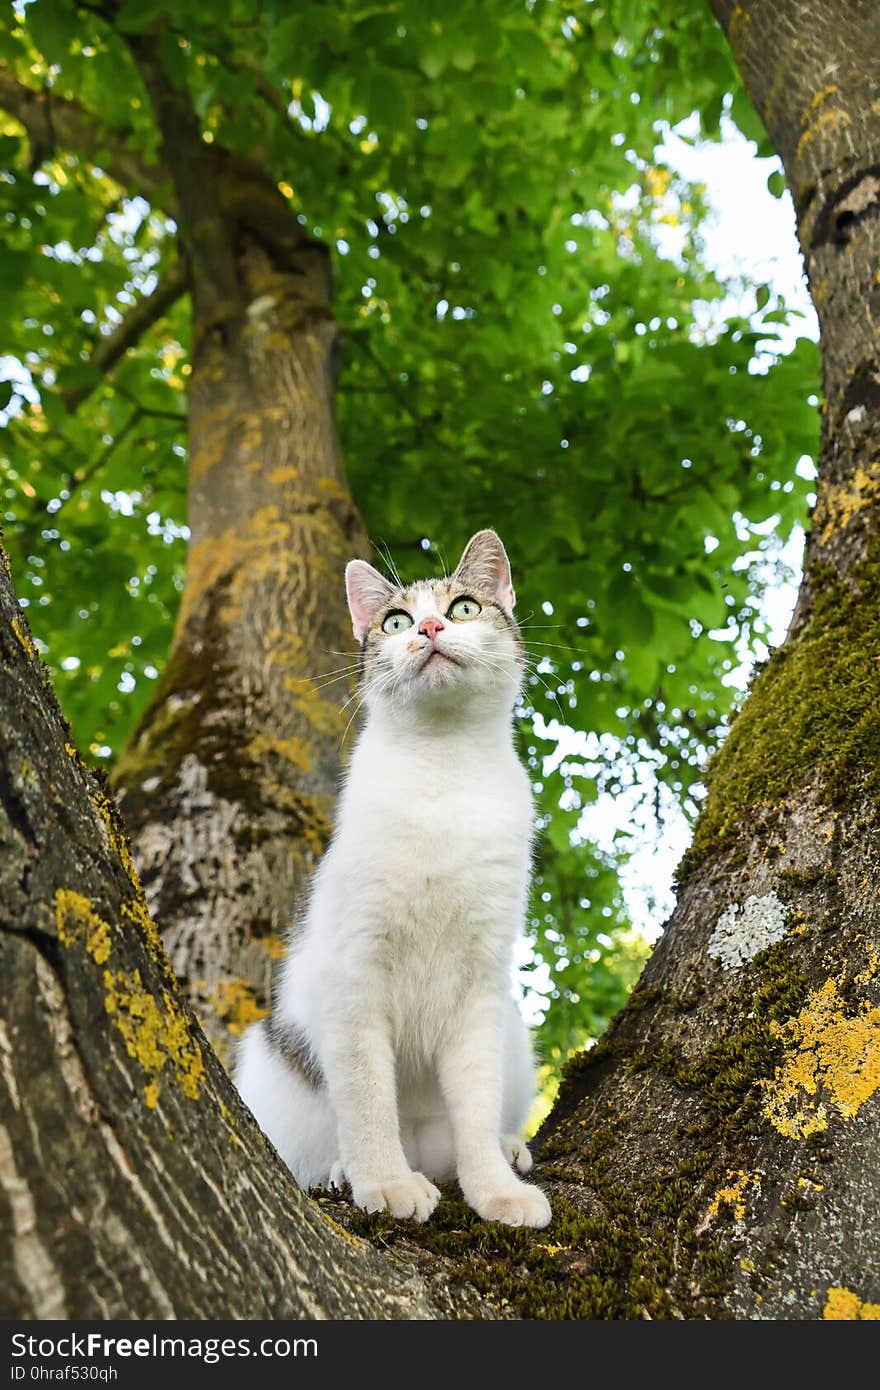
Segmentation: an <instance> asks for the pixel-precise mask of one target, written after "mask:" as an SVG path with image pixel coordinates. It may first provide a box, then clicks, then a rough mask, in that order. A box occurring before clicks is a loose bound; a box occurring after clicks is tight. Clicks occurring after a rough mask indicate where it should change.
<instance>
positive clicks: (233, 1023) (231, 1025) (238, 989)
mask: <svg viewBox="0 0 880 1390" xmlns="http://www.w3.org/2000/svg"><path fill="white" fill-rule="evenodd" d="M207 1002H208V1004H210V1006H211V1007H212V1008H213V1010H214V1012H215V1014H216V1015H217V1017H218V1018H219V1019H220V1022H221V1023H224V1024H225V1025H226V1027H227V1028H228V1029H229V1032H230V1033H232V1034H233V1036H235V1037H240V1036H241V1034H242V1033H243V1032H244V1030H245V1028H247V1026H248V1024H250V1023H256V1022H257V1021H258V1020H259V1019H261V1018H265V1017H266V1015H267V1013H268V1012H269V1010H268V1009H264V1008H263V1007H262V1005H260V1004H258V1003H257V1001H256V999H255V998H254V991H253V989H252V988H251V986H250V985H249V984H248V983H247V981H246V980H239V979H230V980H221V981H220V982H219V984H217V985H216V986H215V988H214V989H213V991H212V992H211V994H209V996H208V1000H207Z"/></svg>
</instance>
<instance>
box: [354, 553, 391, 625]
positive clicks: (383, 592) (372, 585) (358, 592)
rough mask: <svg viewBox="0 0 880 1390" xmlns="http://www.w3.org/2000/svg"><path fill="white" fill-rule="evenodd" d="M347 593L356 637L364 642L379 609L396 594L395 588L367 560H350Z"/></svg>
mask: <svg viewBox="0 0 880 1390" xmlns="http://www.w3.org/2000/svg"><path fill="white" fill-rule="evenodd" d="M345 592H346V594H347V595H348V611H349V613H350V614H351V625H352V627H353V628H354V635H355V637H356V638H357V640H358V641H359V642H363V640H364V638H365V637H366V635H367V632H368V631H369V628H370V624H371V622H372V621H373V619H374V618H375V616H376V614H377V613H378V612H379V609H380V608H384V606H385V604H386V603H387V602H388V600H389V599H390V597H391V595H392V594H393V593H394V586H393V584H389V583H388V580H387V579H385V578H383V576H382V575H381V574H380V573H379V571H378V570H374V569H373V566H372V565H368V564H367V562H366V560H349V562H348V564H347V565H346V566H345Z"/></svg>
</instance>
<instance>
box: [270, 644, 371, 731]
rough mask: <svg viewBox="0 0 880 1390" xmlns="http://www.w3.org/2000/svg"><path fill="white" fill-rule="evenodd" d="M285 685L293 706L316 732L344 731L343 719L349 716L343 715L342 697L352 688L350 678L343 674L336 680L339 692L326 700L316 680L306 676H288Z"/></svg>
mask: <svg viewBox="0 0 880 1390" xmlns="http://www.w3.org/2000/svg"><path fill="white" fill-rule="evenodd" d="M353 661H354V658H352V662H353ZM284 687H285V689H286V690H289V691H290V694H291V695H292V697H293V701H292V703H293V708H294V709H295V710H296V712H297V714H299V715H301V716H302V717H303V719H305V720H306V722H307V723H308V724H310V725H311V727H312V728H313V729H314V730H315V732H316V733H318V734H331V735H332V734H337V735H338V734H340V733H341V732H342V729H343V727H344V726H343V720H344V719H345V718H347V714H346V715H343V713H342V709H341V707H342V705H343V704H344V703H345V700H344V699H343V698H342V697H343V695H345V694H346V692H347V691H348V692H350V691H351V689H352V683H351V681H350V678H348V677H345V676H342V675H341V676H340V678H339V682H338V684H337V683H335V682H334V689H336V690H337V691H338V692H339V694H338V696H337V698H336V700H325V699H324V697H323V696H322V695H319V694H318V691H317V688H316V686H315V683H314V681H311V680H308V679H307V678H305V677H300V676H286V677H285V679H284Z"/></svg>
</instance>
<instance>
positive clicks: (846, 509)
mask: <svg viewBox="0 0 880 1390" xmlns="http://www.w3.org/2000/svg"><path fill="white" fill-rule="evenodd" d="M878 495H880V473H870V472H868V470H867V469H865V468H862V467H858V468H856V469H855V470H854V472H853V473H852V474H851V475H849V476H848V477H847V478H845V479H844V480H843V481H842V482H840V483H838V484H836V485H835V486H833V487H831V488H828V489H826V491H825V494H824V496H823V499H822V501H821V503H820V504H819V506H818V507H817V508H816V514H815V516H814V518H813V527H814V530H815V531H816V532H818V533H819V534H820V539H821V542H822V544H823V545H824V544H825V542H826V541H827V540H828V539H829V537H830V536H831V535H833V533H834V532H835V531H842V530H843V529H844V527H845V526H848V525H849V524H850V522H851V521H852V519H853V517H855V516H857V515H858V514H859V513H860V512H862V511H864V509H865V508H866V507H871V506H873V505H874V504H875V503H876V501H877V497H878Z"/></svg>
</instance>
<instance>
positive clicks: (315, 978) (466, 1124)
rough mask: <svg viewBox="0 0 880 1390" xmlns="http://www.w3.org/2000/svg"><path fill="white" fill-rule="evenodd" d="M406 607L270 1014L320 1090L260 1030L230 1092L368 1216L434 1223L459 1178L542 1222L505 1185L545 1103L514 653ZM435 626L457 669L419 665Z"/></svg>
mask: <svg viewBox="0 0 880 1390" xmlns="http://www.w3.org/2000/svg"><path fill="white" fill-rule="evenodd" d="M495 539H496V540H497V538H495ZM498 545H499V547H500V542H498ZM501 553H502V554H503V550H502V552H501ZM505 558H506V557H505ZM358 563H359V564H363V562H358ZM407 606H408V608H409V611H411V612H412V615H413V617H414V624H413V626H412V627H411V628H410V629H408V630H407V631H406V632H403V633H399V634H394V635H392V636H388V637H383V638H382V639H381V642H380V644H379V648H378V655H377V656H376V658H375V660H374V662H373V667H372V669H371V670H370V673H369V678H368V680H367V682H366V687H365V699H366V703H367V706H368V709H369V715H368V718H367V720H366V723H365V727H364V729H363V732H362V734H361V736H360V738H359V739H358V742H357V744H356V747H355V750H354V753H353V756H352V760H351V765H350V768H349V771H348V776H347V779H346V783H345V786H344V789H343V791H342V795H341V798H340V802H339V807H338V810H337V817H336V829H335V832H334V836H333V839H332V842H331V845H330V847H329V849H328V851H327V853H326V855H325V856H324V858H323V860H322V861H321V864H320V866H319V867H318V869H317V871H316V874H315V877H314V881H313V885H312V892H311V897H310V901H309V905H308V910H307V913H306V915H305V921H304V925H303V927H302V929H301V931H300V932H299V933H298V934H297V933H295V934H294V935H293V936H292V938H291V942H290V946H289V949H288V954H287V957H286V960H285V962H284V965H283V968H282V972H281V977H280V981H279V986H278V990H277V997H276V1000H275V1006H274V1008H275V1017H276V1020H277V1022H278V1023H281V1024H287V1025H292V1026H293V1027H295V1028H296V1029H298V1030H299V1032H300V1034H301V1035H302V1034H304V1035H305V1036H307V1037H308V1039H309V1040H310V1043H311V1048H312V1053H313V1056H314V1058H315V1059H316V1061H317V1062H318V1064H319V1065H320V1068H321V1071H322V1073H323V1076H324V1078H325V1080H326V1084H325V1085H324V1086H321V1087H319V1088H314V1087H311V1086H310V1085H309V1084H308V1083H307V1082H306V1081H305V1080H304V1079H303V1078H302V1077H300V1076H298V1075H297V1074H296V1073H295V1072H294V1071H293V1070H292V1069H291V1068H290V1067H289V1066H288V1064H287V1063H286V1062H285V1061H284V1060H283V1059H282V1057H281V1056H280V1054H279V1053H278V1052H277V1051H276V1049H275V1047H274V1045H273V1044H272V1043H271V1042H270V1039H269V1035H268V1033H267V1031H266V1028H265V1025H264V1024H258V1025H256V1026H254V1027H252V1028H251V1029H250V1030H249V1031H248V1033H247V1034H246V1036H245V1037H244V1039H243V1042H242V1046H241V1050H240V1056H239V1064H238V1071H237V1078H236V1079H237V1084H238V1087H239V1090H240V1091H241V1094H242V1096H243V1097H244V1099H245V1101H246V1102H247V1103H248V1104H249V1105H250V1107H251V1109H252V1110H253V1111H254V1113H255V1115H256V1117H257V1119H258V1120H259V1122H260V1124H261V1125H262V1126H263V1129H264V1130H265V1131H266V1133H267V1134H268V1136H269V1138H270V1139H271V1140H272V1142H273V1143H274V1144H275V1146H276V1148H277V1149H278V1151H279V1153H280V1154H281V1156H282V1157H283V1158H284V1160H285V1162H286V1163H287V1164H288V1165H289V1167H290V1168H291V1170H292V1172H293V1174H294V1176H295V1177H296V1179H297V1181H298V1182H299V1183H300V1184H301V1185H302V1186H311V1185H328V1184H329V1183H330V1182H331V1181H332V1182H334V1183H335V1184H336V1185H337V1186H338V1185H340V1183H341V1181H342V1176H343V1174H344V1176H345V1178H346V1179H347V1180H348V1182H349V1183H350V1185H351V1189H352V1194H353V1197H354V1200H355V1202H356V1203H358V1204H359V1205H360V1206H363V1207H365V1208H366V1209H367V1210H371V1211H373V1210H385V1209H387V1210H389V1211H390V1212H392V1214H393V1215H395V1216H399V1217H414V1218H415V1219H417V1220H425V1219H427V1217H428V1216H430V1214H431V1212H432V1211H433V1209H434V1206H435V1205H436V1202H437V1200H438V1196H439V1194H438V1192H437V1189H436V1188H435V1187H434V1186H433V1183H432V1182H431V1181H430V1179H433V1180H435V1181H445V1180H448V1179H450V1178H452V1177H455V1176H457V1177H458V1180H459V1183H460V1185H461V1188H462V1191H463V1193H464V1196H465V1198H466V1200H467V1201H468V1202H469V1203H470V1204H471V1205H472V1206H473V1207H474V1208H475V1209H476V1210H477V1212H478V1213H479V1214H480V1215H481V1216H483V1217H486V1218H489V1219H495V1220H500V1221H505V1222H508V1223H509V1224H512V1225H530V1226H543V1225H546V1224H547V1222H548V1221H549V1220H550V1207H549V1204H548V1202H547V1199H546V1197H545V1196H544V1194H543V1193H542V1192H541V1191H540V1190H539V1189H538V1188H537V1187H534V1186H532V1185H529V1184H527V1183H524V1182H522V1181H521V1180H520V1178H519V1177H517V1176H516V1174H515V1172H514V1171H513V1168H514V1167H515V1168H517V1169H518V1170H519V1171H520V1172H526V1171H528V1168H529V1167H530V1166H531V1159H530V1158H529V1155H528V1150H527V1149H526V1147H525V1144H524V1143H523V1141H522V1140H521V1138H519V1137H518V1136H520V1135H521V1133H522V1128H523V1125H524V1122H525V1119H526V1115H527V1112H528V1110H529V1108H530V1105H531V1102H532V1098H533V1095H534V1089H535V1081H534V1065H533V1061H532V1057H531V1052H530V1047H529V1041H528V1035H527V1033H526V1029H525V1026H524V1024H523V1021H522V1018H521V1016H520V1013H519V1010H518V1008H517V1006H516V1004H515V1003H514V1001H513V999H512V996H511V985H512V970H513V966H512V953H513V945H514V942H515V940H516V938H517V935H518V933H519V931H520V928H521V923H522V918H523V912H524V908H525V902H526V893H527V887H528V868H529V846H530V837H531V826H532V803H531V791H530V787H529V782H528V778H527V776H526V774H525V772H524V770H523V768H522V767H521V766H520V764H519V762H518V760H517V758H516V755H515V752H514V748H513V739H512V731H511V723H512V718H511V716H512V709H513V704H514V700H515V697H516V692H517V690H518V687H519V680H520V670H521V668H520V664H519V659H518V653H517V648H516V644H515V641H514V638H513V635H512V633H511V632H510V630H509V629H508V628H507V627H506V626H505V627H504V629H503V630H501V627H500V626H496V625H494V624H492V623H489V622H481V623H479V624H478V623H477V622H475V621H473V622H462V623H452V622H450V621H449V620H448V619H446V618H445V617H444V615H443V614H438V612H437V600H436V598H435V595H434V593H433V591H432V590H431V589H429V588H427V587H420V588H417V589H416V590H414V591H410V597H409V599H408V602H407ZM437 616H439V617H441V618H443V620H444V623H445V626H444V629H443V630H442V631H440V632H439V633H438V634H437V636H436V647H437V648H438V649H439V650H440V651H443V650H446V651H448V652H450V653H451V655H452V656H454V657H455V658H456V659H457V662H458V663H460V664H453V662H452V661H450V660H446V659H444V658H443V657H442V656H434V657H433V659H431V660H430V661H428V662H427V663H426V657H427V656H428V655H429V654H430V652H431V638H430V637H429V636H427V635H425V634H420V633H419V632H418V626H419V623H420V622H421V621H422V620H423V619H424V618H430V617H437ZM353 617H354V620H355V622H359V623H360V624H361V626H363V612H362V611H361V610H360V609H359V610H358V613H357V614H354V613H353Z"/></svg>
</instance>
